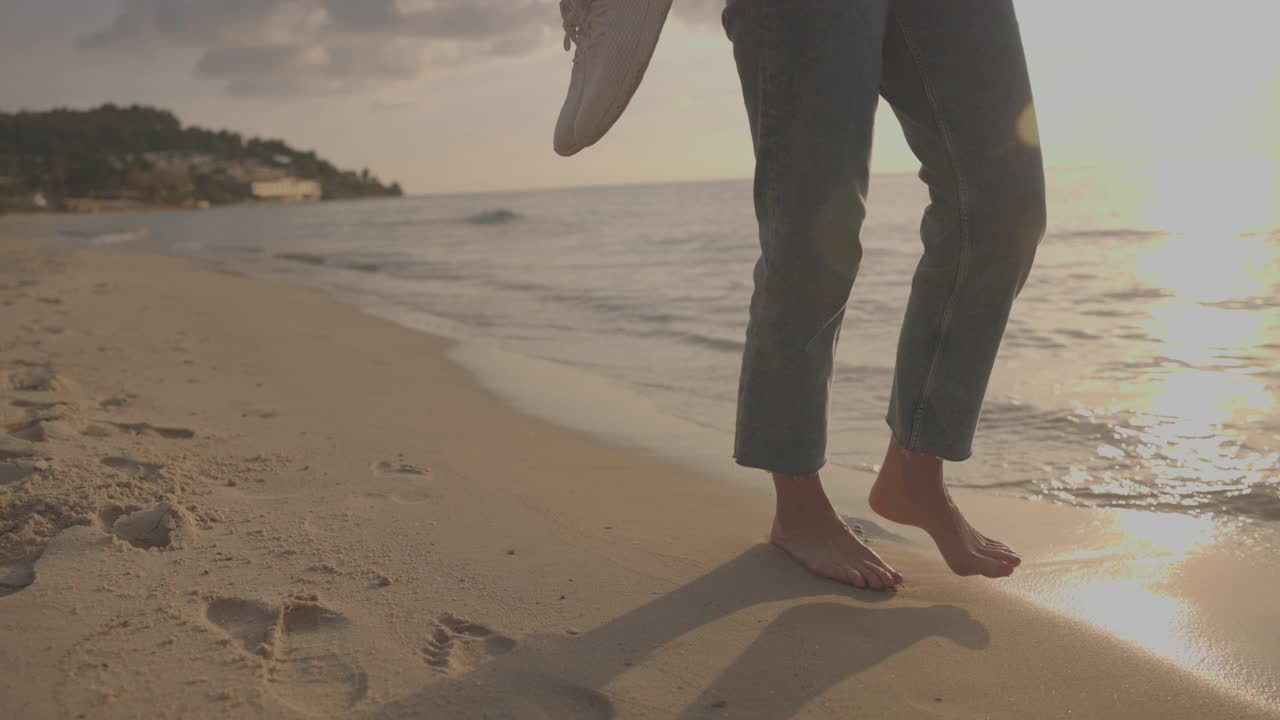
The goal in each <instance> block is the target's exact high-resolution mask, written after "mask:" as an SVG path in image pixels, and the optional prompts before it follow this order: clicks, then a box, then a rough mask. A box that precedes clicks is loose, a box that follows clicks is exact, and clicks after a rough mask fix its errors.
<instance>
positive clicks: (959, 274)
mask: <svg viewBox="0 0 1280 720" xmlns="http://www.w3.org/2000/svg"><path fill="white" fill-rule="evenodd" d="M893 20H894V22H896V23H897V24H898V30H899V31H900V32H901V33H902V40H903V42H904V43H906V45H907V49H908V50H909V51H910V53H911V59H912V60H913V61H914V62H915V64H916V71H917V72H918V73H919V74H920V84H921V85H922V86H923V87H924V94H925V97H926V98H927V99H928V101H929V107H930V109H931V110H932V111H933V118H934V122H935V123H936V124H937V126H938V132H939V133H940V134H941V135H942V144H943V147H944V148H945V149H946V152H947V160H948V162H949V163H950V164H951V172H952V174H954V175H955V178H956V204H957V206H958V209H959V212H960V251H959V253H958V255H957V258H956V272H955V278H954V279H953V280H952V285H951V292H950V294H949V295H948V296H947V303H946V305H945V306H943V308H942V318H941V319H940V320H939V322H938V332H937V337H936V338H935V341H934V348H933V356H932V357H931V358H930V360H929V372H928V374H927V375H925V381H924V387H923V388H922V389H921V390H920V399H919V400H918V401H917V403H916V410H915V413H914V414H913V416H912V419H911V437H910V439H908V441H907V449H908V450H911V449H915V448H917V447H919V443H920V434H921V426H922V424H923V423H922V420H923V419H924V411H925V403H926V402H927V401H928V399H929V393H930V392H931V391H932V390H933V383H934V378H935V377H936V375H937V369H938V358H939V356H941V354H942V338H943V337H944V336H945V335H946V333H947V330H948V329H950V325H951V314H952V310H953V309H954V307H955V300H956V295H957V292H958V290H959V288H960V282H961V281H962V280H963V279H964V274H965V271H966V270H967V269H968V263H967V262H966V261H967V260H968V254H969V234H970V233H969V229H970V227H969V226H970V222H969V193H968V183H967V181H966V180H965V177H964V174H963V173H961V172H960V164H959V163H958V162H957V156H956V152H955V145H954V142H953V140H952V138H951V129H950V128H949V127H948V126H947V122H946V120H944V119H943V117H942V112H941V110H940V109H939V107H938V100H937V95H936V93H934V90H933V86H932V85H931V84H930V82H929V76H928V75H927V74H926V73H925V71H924V62H923V61H922V60H921V55H920V50H919V48H918V47H916V44H915V42H914V41H913V40H912V39H911V33H910V32H908V30H907V25H906V23H904V22H903V21H902V17H901V16H900V15H899V14H898V13H893Z"/></svg>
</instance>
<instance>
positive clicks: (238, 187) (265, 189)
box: [0, 105, 401, 210]
mask: <svg viewBox="0 0 1280 720" xmlns="http://www.w3.org/2000/svg"><path fill="white" fill-rule="evenodd" d="M400 194H401V190H400V185H399V184H397V183H391V184H390V185H383V184H382V183H381V182H380V181H379V180H378V179H377V178H376V177H374V176H373V175H370V174H369V171H368V170H367V169H366V170H363V171H361V172H359V173H356V172H352V171H349V170H339V169H338V168H336V167H334V166H333V165H332V164H331V163H329V162H328V161H326V160H323V159H321V158H319V157H317V156H316V154H315V153H314V152H303V151H301V150H295V149H294V148H292V147H289V146H288V145H287V144H285V142H284V141H283V140H262V139H258V138H249V139H247V140H246V139H244V138H242V137H241V136H240V135H239V134H237V133H234V132H228V131H226V130H206V129H204V128H201V127H194V126H192V127H185V128H184V127H183V126H182V123H180V122H179V121H178V118H177V117H175V116H174V115H173V113H171V112H168V111H167V110H161V109H158V108H151V107H143V106H139V105H134V106H130V107H119V106H116V105H103V106H101V107H98V108H94V109H92V110H83V111H82V110H62V109H59V110H52V111H48V112H20V113H16V114H9V113H0V210H4V209H34V208H41V207H47V208H49V209H55V210H58V209H75V208H77V207H84V206H85V204H86V200H91V201H106V202H108V203H112V202H114V203H116V204H152V205H171V206H178V207H206V206H208V205H221V204H227V203H237V202H245V201H248V200H254V199H258V200H319V199H323V200H331V199H339V198H359V197H374V196H387V195H400Z"/></svg>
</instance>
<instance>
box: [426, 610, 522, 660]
mask: <svg viewBox="0 0 1280 720" xmlns="http://www.w3.org/2000/svg"><path fill="white" fill-rule="evenodd" d="M515 647H516V641H515V640H512V639H511V638H509V637H507V636H506V635H499V634H498V633H495V632H494V631H492V630H490V629H489V628H487V627H485V626H484V625H479V624H477V623H473V622H471V621H469V620H465V619H463V618H460V617H457V616H456V615H452V614H450V613H445V614H444V615H441V616H440V617H439V619H437V620H436V622H435V626H434V627H433V628H432V630H431V637H430V638H429V639H428V640H427V642H426V643H425V644H424V645H423V647H422V657H423V659H424V660H425V661H426V663H427V664H428V665H430V666H431V667H432V668H433V669H435V670H437V671H439V672H442V673H444V674H446V675H456V674H458V673H463V672H466V671H468V670H471V669H472V668H475V667H477V666H478V665H480V664H482V663H484V662H485V661H486V660H488V659H489V658H493V657H497V656H498V655H506V654H507V653H509V652H511V651H512V650H514V649H515Z"/></svg>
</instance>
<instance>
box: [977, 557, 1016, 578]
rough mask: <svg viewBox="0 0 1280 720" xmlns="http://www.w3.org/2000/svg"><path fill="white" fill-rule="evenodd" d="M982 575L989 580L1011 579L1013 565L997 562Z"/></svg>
mask: <svg viewBox="0 0 1280 720" xmlns="http://www.w3.org/2000/svg"><path fill="white" fill-rule="evenodd" d="M989 562H990V561H989ZM982 574H983V575H986V576H987V577H989V578H1002V577H1009V576H1010V575H1012V574H1013V565H1012V564H1011V563H1007V562H1003V561H995V562H994V566H993V567H989V568H987V569H986V570H983V572H982Z"/></svg>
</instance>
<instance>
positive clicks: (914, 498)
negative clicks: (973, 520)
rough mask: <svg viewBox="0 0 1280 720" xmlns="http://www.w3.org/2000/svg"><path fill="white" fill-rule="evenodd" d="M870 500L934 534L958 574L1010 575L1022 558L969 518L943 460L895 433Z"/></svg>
mask: <svg viewBox="0 0 1280 720" xmlns="http://www.w3.org/2000/svg"><path fill="white" fill-rule="evenodd" d="M870 500H871V509H872V510H875V511H876V512H877V513H879V514H880V515H881V516H883V517H884V518H886V519H888V520H892V521H893V522H896V523H902V524H904V525H914V526H916V527H918V528H920V529H922V530H924V531H925V532H927V533H929V535H930V536H931V537H932V538H933V541H934V542H935V543H936V544H937V545H938V550H939V551H940V552H941V553H942V559H943V560H945V561H946V562H947V565H949V566H950V567H951V570H952V571H953V572H955V573H956V574H957V575H985V576H987V577H991V578H997V577H1006V576H1008V575H1010V574H1011V573H1013V569H1014V568H1015V567H1017V566H1018V564H1019V563H1021V562H1022V558H1020V557H1019V556H1018V554H1017V553H1015V552H1014V551H1013V550H1011V549H1010V548H1009V546H1008V545H1005V544H1004V543H1002V542H999V541H996V540H992V539H990V538H988V537H987V536H985V535H983V534H982V533H980V532H978V531H977V530H975V529H974V528H973V526H972V525H970V524H969V521H967V520H965V519H964V515H962V514H961V513H960V509H959V508H957V507H956V504H955V503H954V502H953V501H952V500H951V494H950V493H949V492H947V486H946V483H945V482H943V479H942V460H941V459H939V458H936V457H934V456H932V455H926V454H923V453H913V452H908V451H907V450H906V449H904V448H903V447H902V446H901V445H899V444H898V442H897V440H895V439H893V438H892V437H891V438H890V439H889V449H888V451H887V452H886V453H885V458H884V465H883V466H882V467H881V468H880V476H879V477H878V478H876V484H875V485H874V486H873V487H872V488H871V498H870Z"/></svg>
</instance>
